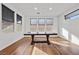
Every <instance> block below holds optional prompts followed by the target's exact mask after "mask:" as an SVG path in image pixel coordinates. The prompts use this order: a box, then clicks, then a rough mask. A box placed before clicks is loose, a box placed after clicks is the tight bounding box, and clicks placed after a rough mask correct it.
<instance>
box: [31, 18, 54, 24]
mask: <svg viewBox="0 0 79 59" xmlns="http://www.w3.org/2000/svg"><path fill="white" fill-rule="evenodd" d="M30 24H31V25H37V24H38V25H45V24H46V25H53V18H30Z"/></svg>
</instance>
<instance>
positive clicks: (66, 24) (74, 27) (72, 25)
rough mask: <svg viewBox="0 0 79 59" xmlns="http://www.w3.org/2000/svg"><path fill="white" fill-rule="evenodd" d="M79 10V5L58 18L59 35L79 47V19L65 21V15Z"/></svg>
mask: <svg viewBox="0 0 79 59" xmlns="http://www.w3.org/2000/svg"><path fill="white" fill-rule="evenodd" d="M76 9H79V5H78V6H75V7H73V8H71V9H70V10H68V11H66V12H65V13H63V14H61V15H60V16H58V18H59V35H60V36H61V37H63V38H65V39H67V40H69V41H70V42H73V43H75V44H78V45H79V19H74V20H65V18H64V15H66V14H68V13H70V12H72V11H74V10H76Z"/></svg>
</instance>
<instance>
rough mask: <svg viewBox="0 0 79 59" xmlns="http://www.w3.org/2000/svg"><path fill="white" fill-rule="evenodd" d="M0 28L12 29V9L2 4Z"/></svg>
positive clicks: (7, 30) (4, 29) (8, 30)
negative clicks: (0, 23) (0, 25)
mask: <svg viewBox="0 0 79 59" xmlns="http://www.w3.org/2000/svg"><path fill="white" fill-rule="evenodd" d="M2 29H3V31H5V32H13V31H14V11H12V10H11V9H9V8H8V7H6V6H5V5H3V4H2Z"/></svg>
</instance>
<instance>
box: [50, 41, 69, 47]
mask: <svg viewBox="0 0 79 59" xmlns="http://www.w3.org/2000/svg"><path fill="white" fill-rule="evenodd" d="M51 43H53V44H57V45H60V46H65V47H69V46H70V45H69V43H68V42H66V41H59V42H55V41H51Z"/></svg>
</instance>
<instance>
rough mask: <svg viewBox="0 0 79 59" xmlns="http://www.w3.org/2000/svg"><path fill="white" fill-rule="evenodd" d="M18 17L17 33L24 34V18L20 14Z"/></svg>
mask: <svg viewBox="0 0 79 59" xmlns="http://www.w3.org/2000/svg"><path fill="white" fill-rule="evenodd" d="M16 16H17V19H16V21H17V23H16V25H17V26H16V31H17V32H22V16H20V15H19V14H17V15H16Z"/></svg>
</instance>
